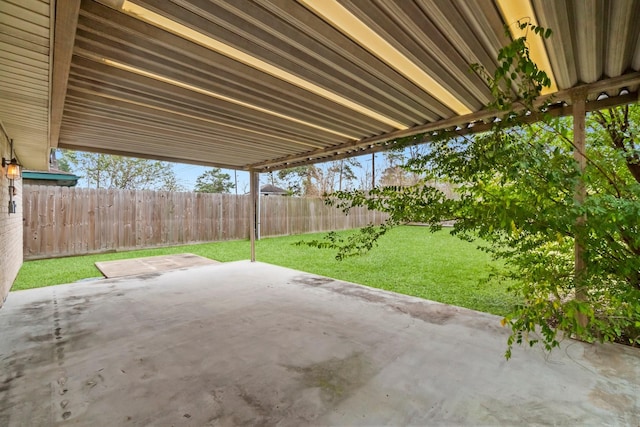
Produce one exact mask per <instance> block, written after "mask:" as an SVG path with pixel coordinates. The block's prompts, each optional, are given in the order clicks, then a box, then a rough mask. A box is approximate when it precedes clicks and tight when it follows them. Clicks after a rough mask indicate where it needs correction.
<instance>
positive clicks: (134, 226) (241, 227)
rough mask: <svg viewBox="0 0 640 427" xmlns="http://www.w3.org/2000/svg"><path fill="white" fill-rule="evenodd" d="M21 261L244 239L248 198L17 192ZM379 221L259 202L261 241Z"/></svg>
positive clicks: (373, 216) (313, 205)
mask: <svg viewBox="0 0 640 427" xmlns="http://www.w3.org/2000/svg"><path fill="white" fill-rule="evenodd" d="M22 194H23V197H22V203H23V212H24V228H23V229H24V258H25V259H38V258H52V257H62V256H70V255H82V254H88V253H97V252H105V251H121V250H130V249H141V248H149V247H156V246H171V245H181V244H188V243H197V242H211V241H218V240H232V239H248V238H249V225H250V212H251V209H250V203H251V200H250V197H249V196H247V195H234V194H205V193H171V192H165V191H162V192H155V191H149V190H107V189H87V188H67V187H53V186H37V185H25V186H24V188H23V191H22ZM384 219H386V215H385V214H382V213H380V212H369V211H367V210H366V209H365V208H355V209H352V210H351V213H350V214H349V215H348V216H345V215H344V214H343V213H342V212H341V211H340V210H338V209H335V208H332V207H330V206H326V205H325V204H324V203H323V201H322V200H320V199H305V198H297V197H280V196H267V197H261V199H260V235H261V237H269V236H282V235H291V234H303V233H309V232H318V231H329V230H340V229H347V228H357V227H362V226H365V225H368V224H370V223H376V224H379V223H381V222H382V221H384Z"/></svg>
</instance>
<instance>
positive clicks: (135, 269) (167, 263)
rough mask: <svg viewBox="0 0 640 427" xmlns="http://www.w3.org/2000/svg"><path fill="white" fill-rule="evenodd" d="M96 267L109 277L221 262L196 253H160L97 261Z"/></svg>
mask: <svg viewBox="0 0 640 427" xmlns="http://www.w3.org/2000/svg"><path fill="white" fill-rule="evenodd" d="M95 264H96V267H97V268H98V270H100V272H101V273H102V274H103V275H104V277H107V278H114V277H125V276H136V275H138V274H149V273H157V272H162V271H170V270H179V269H181V268H189V267H198V266H201V265H214V264H220V262H219V261H214V260H212V259H209V258H205V257H202V256H200V255H194V254H189V253H185V254H176V255H158V256H149V257H143V258H133V259H121V260H116V261H101V262H96V263H95Z"/></svg>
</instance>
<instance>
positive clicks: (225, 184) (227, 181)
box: [194, 168, 235, 193]
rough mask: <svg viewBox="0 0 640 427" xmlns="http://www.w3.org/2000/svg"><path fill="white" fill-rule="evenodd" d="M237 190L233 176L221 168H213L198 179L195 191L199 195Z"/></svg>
mask: <svg viewBox="0 0 640 427" xmlns="http://www.w3.org/2000/svg"><path fill="white" fill-rule="evenodd" d="M234 188H235V184H234V183H233V182H231V176H230V175H229V174H228V173H224V172H222V171H221V170H220V168H211V169H210V170H208V171H205V172H204V173H203V174H202V175H200V176H199V177H198V178H197V179H196V186H195V188H194V191H195V192H197V193H229V192H230V191H231V190H232V189H234Z"/></svg>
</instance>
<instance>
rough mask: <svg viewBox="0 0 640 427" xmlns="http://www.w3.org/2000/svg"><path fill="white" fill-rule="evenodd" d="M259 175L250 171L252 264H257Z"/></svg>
mask: <svg viewBox="0 0 640 427" xmlns="http://www.w3.org/2000/svg"><path fill="white" fill-rule="evenodd" d="M257 187H258V173H257V172H256V171H255V170H253V169H252V170H250V171H249V192H250V193H249V194H250V195H251V203H250V205H251V207H250V212H251V213H250V215H251V220H250V224H249V226H250V227H251V230H250V234H249V236H250V240H251V262H256V231H257V230H256V228H257V226H258V221H257V214H258V209H257V202H258V197H257V195H258V188H257Z"/></svg>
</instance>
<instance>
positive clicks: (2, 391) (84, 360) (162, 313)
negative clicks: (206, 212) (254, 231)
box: [0, 262, 640, 427]
mask: <svg viewBox="0 0 640 427" xmlns="http://www.w3.org/2000/svg"><path fill="white" fill-rule="evenodd" d="M499 320H500V319H499V318H498V317H496V316H492V315H488V314H483V313H478V312H474V311H470V310H466V309H461V308H457V307H451V306H446V305H442V304H438V303H433V302H430V301H425V300H420V299H416V298H411V297H407V296H402V295H397V294H393V293H389V292H384V291H380V290H376V289H370V288H367V287H363V286H359V285H354V284H350V283H345V282H340V281H336V280H332V279H328V278H324V277H319V276H315V275H311V274H306V273H302V272H299V271H294V270H289V269H285V268H281V267H275V266H272V265H267V264H262V263H253V264H252V263H249V262H237V263H228V264H222V265H219V266H215V267H212V266H205V267H197V268H192V269H189V270H184V271H183V270H181V271H172V272H167V273H162V274H159V273H155V274H149V275H143V276H136V277H131V278H126V279H107V280H101V281H96V282H84V283H76V284H70V285H62V286H53V287H48V288H41V289H34V290H27V291H20V292H14V293H11V294H9V298H8V299H7V301H6V304H5V306H4V308H3V309H2V310H0V369H1V374H0V375H2V378H0V425H2V426H22V425H29V426H50V425H54V426H58V425H60V426H62V425H79V426H92V427H97V426H128V425H131V426H147V425H152V426H226V425H282V426H300V425H349V426H352V425H355V426H358V425H366V426H369V425H394V426H395V425H420V426H424V425H429V426H438V425H446V426H449V425H455V426H457V425H473V426H478V425H491V426H493V425H508V426H521V425H571V426H578V425H579V426H586V425H594V426H596V425H597V426H601V425H624V426H637V425H639V424H640V402H639V399H640V397H639V396H640V351H639V350H638V349H632V348H629V347H624V346H619V345H589V344H584V343H580V342H576V341H572V340H567V341H565V342H563V344H562V348H561V349H559V350H556V351H554V352H553V353H552V354H551V355H545V354H544V353H543V352H541V351H540V350H539V349H537V348H534V349H522V348H518V349H516V351H514V355H513V358H512V360H510V361H508V362H507V361H505V360H504V358H503V353H504V350H505V340H506V337H507V331H506V330H505V329H503V328H501V327H500V324H499Z"/></svg>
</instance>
